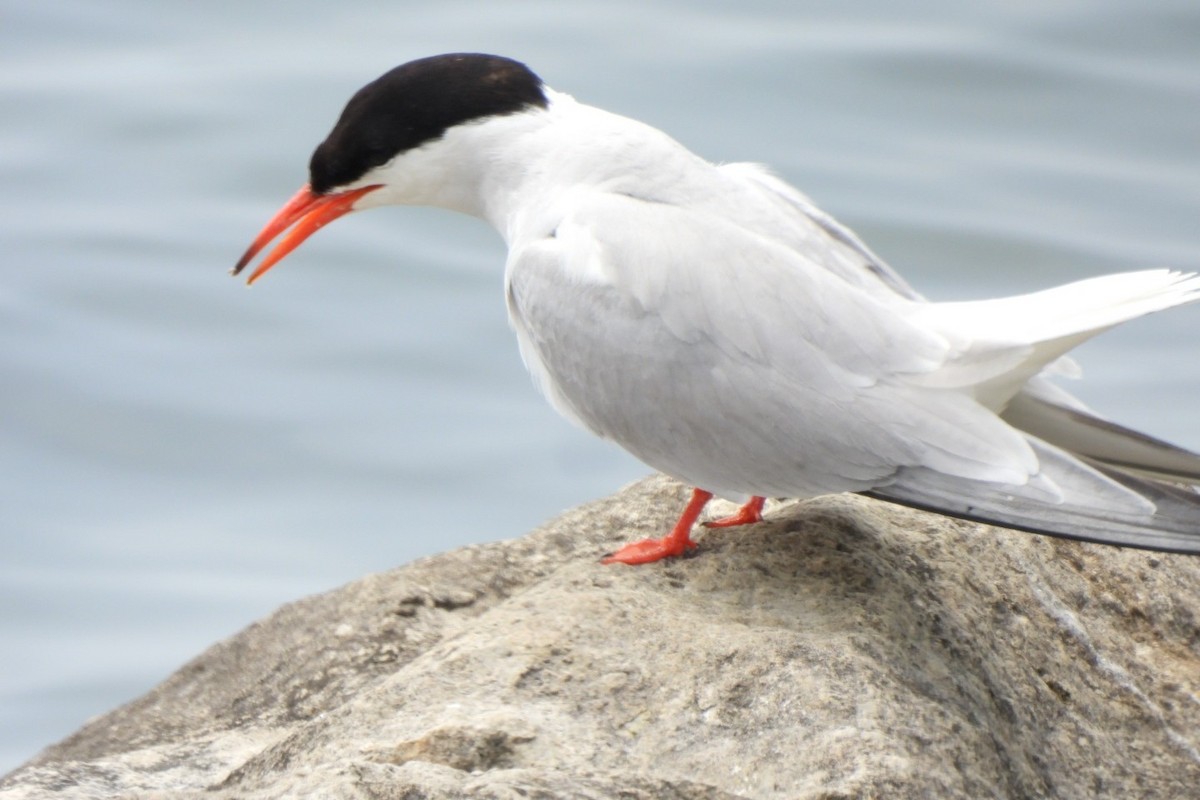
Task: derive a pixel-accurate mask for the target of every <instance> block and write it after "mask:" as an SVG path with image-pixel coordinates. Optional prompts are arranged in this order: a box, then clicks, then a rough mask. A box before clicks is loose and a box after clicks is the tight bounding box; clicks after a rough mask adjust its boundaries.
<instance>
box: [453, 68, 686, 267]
mask: <svg viewBox="0 0 1200 800" xmlns="http://www.w3.org/2000/svg"><path fill="white" fill-rule="evenodd" d="M549 94H550V100H551V102H550V106H549V108H548V109H546V110H545V111H539V112H536V113H531V114H528V115H514V117H513V118H512V119H510V120H505V119H500V120H493V121H490V122H489V123H488V124H487V125H486V126H481V128H480V131H478V133H479V134H480V136H481V137H482V138H484V139H485V141H483V142H480V141H479V140H478V139H477V140H476V141H475V142H474V143H473V145H472V148H471V152H472V153H473V154H474V157H475V158H476V159H478V160H477V161H476V163H475V164H474V168H473V174H474V175H476V176H478V178H477V182H476V183H475V185H474V186H473V187H472V191H471V192H470V195H471V199H472V200H473V201H474V203H473V205H472V204H471V203H468V205H472V207H470V208H465V207H464V208H459V209H458V210H462V211H466V212H467V213H471V214H474V215H476V216H479V217H481V218H483V219H485V220H487V221H488V222H490V223H491V224H492V225H493V226H494V227H495V228H496V230H497V231H499V232H500V234H501V236H503V237H504V239H505V241H506V242H507V243H508V244H509V245H510V246H512V245H513V244H514V243H515V242H517V241H520V240H523V239H529V238H540V237H543V236H546V235H548V234H549V233H550V232H551V231H553V230H554V228H555V227H556V226H557V225H558V223H559V221H561V219H562V216H563V214H564V213H565V211H566V210H567V209H570V208H572V207H573V203H572V199H573V197H572V196H575V197H578V196H580V194H581V193H584V192H588V191H597V190H599V191H610V192H624V193H629V194H638V195H639V196H640V195H644V194H647V193H651V194H652V193H653V192H654V191H655V190H656V189H655V184H657V183H660V182H663V181H664V180H665V181H666V184H667V185H670V183H671V173H672V172H674V170H672V169H671V168H670V166H671V165H672V164H676V163H679V162H683V161H688V162H691V161H699V159H698V158H697V157H696V156H693V155H692V154H691V153H690V152H688V151H687V150H685V149H684V148H683V147H682V146H681V145H679V144H677V143H676V142H675V141H674V140H672V139H670V138H669V137H668V136H666V135H665V134H663V133H662V132H660V131H657V130H655V129H653V128H650V127H648V126H646V125H643V124H641V123H639V122H635V121H634V120H631V119H627V118H625V117H621V116H618V115H616V114H611V113H609V112H606V111H602V110H600V109H597V108H593V107H591V106H587V105H583V104H581V103H576V102H575V101H574V100H573V99H572V98H570V97H568V96H566V95H562V94H558V93H556V92H552V91H551V92H549ZM483 128H487V129H489V130H487V131H484V130H483ZM481 144H482V145H483V146H480V145H481ZM680 171H681V172H682V171H684V170H682V169H681V170H680ZM664 175H665V176H666V178H665V179H664V178H663V176H664ZM652 176H657V177H652Z"/></svg>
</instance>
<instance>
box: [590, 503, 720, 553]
mask: <svg viewBox="0 0 1200 800" xmlns="http://www.w3.org/2000/svg"><path fill="white" fill-rule="evenodd" d="M711 499H712V492H706V491H704V490H703V489H693V490H692V499H691V500H689V501H688V504H687V508H685V509H683V515H682V516H680V517H679V521H678V522H676V523H675V527H674V528H672V529H671V532H670V533H668V534H667V535H666V536H664V537H663V538H661V539H643V540H642V541H640V542H631V543H630V544H627V545H625V546H624V547H622V548H621V549H620V550H618V551H617V552H615V553H613V554H612V555H611V556H608V557H607V558H604V559H601V563H603V564H617V563H620V564H649V563H650V562H651V561H658V560H660V559H663V558H667V557H668V556H681V555H683V554H684V553H686V552H687V551H688V550H691V549H692V548H693V547H695V546H696V543H695V542H693V541H692V537H691V536H690V534H691V532H692V526H693V525H695V524H696V520H697V519H699V518H700V512H701V511H703V510H704V506H705V505H706V504H707V503H708V501H709V500H711Z"/></svg>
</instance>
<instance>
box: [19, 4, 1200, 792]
mask: <svg viewBox="0 0 1200 800" xmlns="http://www.w3.org/2000/svg"><path fill="white" fill-rule="evenodd" d="M0 23H2V24H0V110H2V117H0V205H2V212H3V213H2V215H0V231H2V239H0V242H2V245H3V257H2V261H0V547H2V552H3V558H2V559H0V772H3V771H4V770H5V769H6V768H9V767H12V766H15V765H16V764H17V763H19V762H20V761H21V760H22V759H24V758H27V757H29V756H31V755H33V754H34V753H35V752H36V751H37V750H38V749H39V748H40V747H41V746H44V745H46V744H48V743H50V742H51V741H53V740H55V739H57V738H59V737H61V736H63V735H65V734H67V733H69V732H70V731H71V730H73V729H74V728H76V727H77V726H78V725H80V724H81V723H82V722H83V721H84V720H85V719H86V718H87V717H89V716H90V715H93V714H97V713H100V712H102V711H105V710H107V709H109V708H111V707H113V706H115V705H117V704H119V703H121V702H124V701H126V700H129V699H131V698H133V697H134V696H136V695H138V694H139V693H141V692H143V691H145V690H146V689H148V688H150V687H151V686H152V685H153V684H154V683H155V682H157V681H158V680H160V679H162V678H163V677H165V676H166V675H167V674H168V673H169V672H170V671H171V670H172V669H173V668H174V667H176V666H177V665H179V664H180V663H182V662H183V661H184V660H185V659H187V658H189V657H190V656H192V655H194V654H196V653H198V652H199V651H200V650H201V649H202V648H204V647H205V646H207V645H208V644H210V643H212V642H213V641H215V640H217V639H219V638H221V637H224V636H227V635H229V634H232V633H234V632H235V631H237V630H238V629H240V628H241V627H243V626H244V625H246V624H247V623H249V622H250V621H252V620H254V619H255V618H257V617H260V616H262V615H263V614H266V613H267V612H269V611H270V610H271V609H273V608H274V607H276V606H277V605H279V604H281V603H283V602H285V601H287V600H289V599H293V598H296V597H299V596H302V595H305V594H308V593H311V592H315V591H320V590H323V589H328V588H332V587H335V586H337V585H339V584H341V583H343V582H346V581H349V580H351V579H353V578H355V577H357V576H360V575H362V574H363V573H366V572H370V571H378V570H384V569H387V568H389V567H391V566H394V565H397V564H400V563H403V562H405V561H409V560H411V559H412V558H414V557H417V556H420V555H424V554H429V553H433V552H437V551H440V550H444V549H447V548H451V547H454V546H456V545H460V544H464V543H467V542H476V541H484V540H490V539H496V538H501V537H509V536H515V535H518V534H520V533H522V532H524V531H526V530H527V529H529V528H530V527H532V526H533V525H535V524H536V523H538V522H540V521H542V520H544V519H546V518H548V517H550V516H552V515H554V514H555V513H557V512H558V511H560V510H562V509H563V508H565V507H568V506H570V505H573V504H575V503H577V502H581V501H583V500H586V499H589V498H592V497H596V496H600V495H603V494H606V493H608V492H610V491H612V490H614V489H616V488H617V487H618V486H619V485H621V484H622V483H624V482H626V481H629V480H632V479H634V478H636V477H638V476H640V475H641V474H643V473H644V471H645V470H644V469H643V468H642V467H641V466H639V465H638V464H637V463H635V462H634V461H632V460H631V459H629V458H628V457H626V456H624V455H623V454H621V453H620V452H618V451H616V450H614V449H612V448H610V447H609V446H607V445H605V444H603V443H600V442H597V441H594V440H592V439H591V438H590V437H589V436H588V435H586V434H584V433H581V432H578V431H575V430H574V429H572V428H570V427H569V426H568V425H567V424H566V423H564V422H561V421H560V420H558V419H557V418H556V417H555V416H554V414H553V412H551V411H550V410H549V409H548V407H546V406H545V404H544V403H543V402H542V400H541V399H540V398H539V397H538V396H537V395H536V393H535V391H534V390H533V389H532V387H531V386H530V383H529V381H528V379H527V377H526V375H525V373H524V371H523V369H522V367H521V364H520V360H519V358H518V356H517V352H516V346H515V343H514V342H513V340H512V338H511V336H510V335H509V333H508V331H507V329H506V322H505V318H504V311H503V301H502V297H501V263H502V259H503V252H502V247H501V245H500V242H499V240H498V238H497V237H496V236H495V235H494V234H493V233H492V232H491V231H489V230H487V229H486V228H485V227H484V226H483V225H482V223H478V222H476V221H474V220H470V219H466V218H458V217H455V216H452V215H449V214H446V213H441V212H435V211H429V210H412V209H386V210H377V211H373V212H371V213H370V214H362V215H356V216H355V217H353V218H350V219H345V220H342V221H339V222H338V223H337V224H336V225H333V226H331V227H330V228H329V229H327V230H325V231H322V232H321V233H320V234H319V235H318V236H316V237H315V238H314V239H312V240H310V241H309V242H308V243H307V244H305V246H304V247H303V248H301V250H300V251H298V252H297V253H296V254H294V255H293V256H292V257H290V258H289V259H288V261H287V262H285V263H284V264H283V265H282V266H280V267H278V268H276V269H275V270H274V271H273V272H272V273H271V274H270V276H269V277H268V278H267V279H265V280H264V281H263V282H262V283H260V284H259V285H258V286H256V287H255V288H254V289H253V290H246V289H245V288H243V287H242V286H241V285H240V283H239V282H237V281H235V280H233V279H231V278H229V277H228V276H227V275H226V271H227V270H228V268H229V266H230V265H231V263H232V261H233V260H234V259H235V258H236V257H237V256H238V255H239V254H240V253H241V251H242V249H243V248H244V247H245V246H246V245H247V244H248V242H249V240H250V238H251V237H252V236H253V235H254V234H255V233H256V232H257V231H258V229H259V227H260V226H261V225H262V224H263V223H264V222H265V221H266V220H267V219H268V218H269V217H270V216H271V215H272V214H273V213H274V211H275V210H276V208H277V207H278V206H279V205H280V204H282V202H283V201H284V200H286V199H287V198H288V197H289V196H290V195H291V193H292V192H293V191H294V190H295V189H296V188H297V187H298V185H299V184H300V183H301V182H302V181H303V180H304V178H305V172H304V169H305V165H306V164H307V160H308V155H309V153H310V151H311V148H312V147H313V146H314V145H315V144H316V143H317V142H318V141H319V140H320V139H321V138H322V137H323V136H324V134H325V133H326V132H327V130H328V128H329V126H330V125H332V123H333V121H334V119H335V118H336V115H337V114H338V112H339V111H340V110H341V106H342V104H343V103H344V102H345V100H346V99H347V98H348V96H349V95H350V93H351V92H352V91H353V90H355V89H356V88H358V87H359V86H360V85H361V84H363V83H365V82H366V81H367V80H369V79H371V78H373V77H375V76H376V75H377V74H378V73H380V72H382V71H384V70H385V69H387V68H390V67H392V66H394V65H396V64H398V63H401V62H403V61H406V60H408V59H410V58H414V57H418V56H422V55H428V54H432V53H437V52H443V51H447V50H483V51H491V52H499V53H503V54H506V55H511V56H515V57H518V58H521V59H523V60H525V61H527V62H528V63H529V64H530V65H531V66H533V67H534V69H535V70H537V71H538V72H539V73H540V74H542V75H543V77H545V78H546V79H547V80H548V81H549V82H550V83H551V84H552V85H553V86H555V87H556V88H558V89H560V90H563V91H568V92H571V93H572V94H574V95H576V97H578V98H580V99H581V100H584V101H587V102H592V103H595V104H597V105H601V106H604V107H607V108H609V109H612V110H615V111H619V112H622V113H626V114H628V115H631V116H634V117H638V118H641V119H643V120H645V121H647V122H650V123H651V124H654V125H656V126H658V127H661V128H664V129H666V130H668V131H669V132H671V133H672V134H673V135H675V136H676V138H678V139H680V140H682V141H683V142H684V143H685V144H687V145H689V146H691V147H692V148H693V149H695V150H697V151H698V152H700V153H701V154H703V155H705V156H707V157H709V158H711V159H714V160H722V161H730V160H757V161H764V162H767V163H769V164H772V165H773V166H774V167H775V168H776V169H777V170H778V171H779V172H781V173H782V174H783V175H784V176H785V177H786V178H788V179H789V180H791V181H792V182H794V183H796V184H797V185H799V186H800V187H801V188H803V189H804V190H805V191H807V192H808V193H810V194H811V195H813V196H814V197H815V198H816V199H817V200H818V201H819V202H820V203H821V204H822V205H823V206H824V207H825V208H827V209H829V210H830V211H832V212H833V213H834V214H836V215H837V216H839V217H840V218H841V219H843V220H844V221H846V222H847V223H849V224H850V225H851V226H852V227H854V228H855V229H856V230H857V231H858V232H859V233H860V234H861V235H862V236H863V237H864V238H865V239H866V240H867V241H868V242H869V243H870V244H871V245H872V246H873V247H874V248H875V249H876V250H877V251H879V252H880V253H881V254H882V255H883V256H884V257H885V258H888V259H889V260H890V261H891V262H892V263H893V264H894V265H896V266H897V267H898V268H899V269H900V270H901V271H902V272H904V273H905V275H906V276H908V277H909V278H910V279H911V280H912V282H913V283H914V284H915V285H916V286H917V287H918V288H919V289H921V290H922V291H924V292H926V293H927V294H929V295H930V296H932V297H935V298H942V299H949V298H965V297H982V296H988V295H996V294H1001V293H1006V292H1018V291H1023V290H1027V289H1034V288H1041V287H1045V286H1049V285H1051V284H1055V283H1059V282H1063V281H1067V280H1071V279H1075V278H1080V277H1084V276H1088V275H1093V274H1097V273H1102V272H1110V271H1116V270H1122V269H1133V268H1141V267H1147V266H1160V265H1170V266H1175V267H1180V268H1189V269H1197V268H1200V4H1198V3H1196V2H1195V0H1179V1H1178V2H1171V1H1170V0H1149V1H1148V2H1141V3H1130V2H1127V1H1126V0H1091V1H1090V2H1054V3H1048V2H1036V3H1035V2H1016V3H999V2H997V3H991V4H962V3H958V2H952V1H951V0H941V1H939V2H917V3H903V4H898V3H889V2H883V0H875V2H862V3H841V2H824V3H817V2H807V3H806V2H784V1H782V0H781V1H780V2H740V3H736V4H733V3H729V4H724V3H715V2H707V3H658V4H646V3H641V2H638V3H633V2H587V3H575V4H564V3H554V2H536V1H534V0H531V1H530V2H495V3H486V4H485V3H467V2H440V3H408V2H397V1H396V0H388V2H370V3H367V2H359V3H328V2H321V3H318V2H312V0H300V1H298V2H289V3H282V2H273V3H242V2H236V3H235V2H209V3H203V4H201V3H194V4H184V3H158V2H148V1H145V2H136V1H134V0H111V1H110V2H106V3H96V2H91V1H90V0H43V1H42V2H38V3H30V2H15V0H0ZM1198 334H1200V309H1184V310H1180V311H1176V312H1173V313H1170V314H1164V315H1161V316H1160V317H1159V318H1156V319H1153V320H1146V321H1140V322H1137V323H1134V324H1132V325H1130V326H1128V327H1127V328H1125V329H1122V330H1120V331H1116V332H1113V333H1110V334H1108V335H1106V336H1104V337H1102V338H1101V339H1100V340H1098V341H1097V342H1095V343H1093V344H1089V345H1088V346H1086V347H1085V348H1084V349H1083V350H1082V351H1081V353H1080V355H1081V357H1082V360H1083V362H1084V366H1085V369H1086V371H1087V373H1088V378H1087V380H1086V382H1085V383H1083V384H1081V385H1080V386H1078V387H1077V388H1078V391H1079V392H1080V394H1082V395H1083V396H1084V397H1085V398H1087V399H1088V400H1089V402H1091V403H1092V404H1093V405H1095V406H1097V407H1098V408H1099V409H1101V410H1103V411H1105V412H1107V413H1109V414H1111V415H1112V416H1114V417H1117V418H1119V419H1122V420H1123V421H1126V422H1130V423H1133V424H1135V425H1136V426H1138V427H1141V428H1143V429H1146V430H1149V431H1151V432H1153V433H1155V434H1158V435H1161V436H1165V437H1168V438H1170V439H1173V440H1175V441H1178V442H1179V443H1181V444H1185V445H1189V446H1191V447H1200V420H1198V419H1197V418H1196V415H1195V402H1194V401H1195V398H1196V397H1197V394H1198V389H1200V363H1198V361H1197V358H1196V354H1197V345H1196V341H1197V336H1198ZM313 646H314V647H318V646H320V643H319V642H314V643H313Z"/></svg>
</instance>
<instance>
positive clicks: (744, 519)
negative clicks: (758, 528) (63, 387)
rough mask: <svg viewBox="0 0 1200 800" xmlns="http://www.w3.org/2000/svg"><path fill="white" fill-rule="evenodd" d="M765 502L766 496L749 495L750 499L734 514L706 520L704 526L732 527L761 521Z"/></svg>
mask: <svg viewBox="0 0 1200 800" xmlns="http://www.w3.org/2000/svg"><path fill="white" fill-rule="evenodd" d="M766 502H767V498H765V497H751V498H750V501H749V502H748V503H746V505H744V506H742V507H741V508H739V509H738V510H737V513H736V514H734V515H732V516H729V517H722V518H721V519H714V520H713V521H712V522H706V523H704V527H706V528H732V527H734V526H735V525H752V524H753V523H755V522H762V510H763V505H764V504H765V503H766Z"/></svg>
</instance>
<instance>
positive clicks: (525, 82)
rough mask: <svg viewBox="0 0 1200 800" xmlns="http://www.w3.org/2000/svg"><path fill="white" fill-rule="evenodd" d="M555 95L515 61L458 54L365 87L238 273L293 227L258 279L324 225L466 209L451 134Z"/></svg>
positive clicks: (407, 67)
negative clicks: (370, 215)
mask: <svg viewBox="0 0 1200 800" xmlns="http://www.w3.org/2000/svg"><path fill="white" fill-rule="evenodd" d="M548 103H549V100H548V99H547V90H546V88H545V86H544V85H543V84H542V81H541V79H540V78H538V76H537V75H535V74H534V73H533V72H532V71H531V70H530V69H529V68H528V67H526V66H525V65H524V64H521V63H520V62H517V61H513V60H512V59H508V58H503V57H501V56H492V55H483V54H478V53H451V54H447V55H440V56H432V57H430V58H422V59H418V60H416V61H410V62H408V63H407V64H403V65H401V66H399V67H396V68H395V69H393V70H391V71H390V72H387V73H385V74H384V75H382V76H381V77H379V78H378V79H376V80H374V81H372V82H371V83H369V84H367V85H366V86H364V87H363V88H362V89H359V90H358V92H357V93H355V95H354V97H352V98H351V99H350V102H349V103H347V104H346V108H345V110H343V111H342V115H341V117H340V118H339V119H338V121H337V124H336V125H334V127H333V130H332V131H331V132H330V134H329V136H327V137H326V138H325V141H323V142H321V144H320V145H318V146H317V149H316V150H315V151H314V152H313V155H312V159H311V160H310V161H309V168H308V169H309V180H308V183H307V184H306V185H304V186H303V187H301V189H300V191H299V192H297V193H296V194H295V196H293V197H292V199H291V200H289V201H288V202H287V203H286V204H285V205H284V206H283V208H281V209H280V210H279V211H278V213H276V214H275V216H274V217H273V218H272V219H271V220H270V222H268V223H267V225H266V227H264V228H263V229H262V231H261V232H260V233H259V235H258V237H257V238H256V239H255V240H254V242H253V243H252V244H251V245H250V247H249V248H248V249H247V250H246V252H245V254H244V255H243V256H242V258H241V259H240V260H239V261H238V263H237V265H236V266H235V267H234V269H233V274H234V275H237V274H239V273H240V272H241V271H242V270H243V269H244V268H245V267H246V265H247V264H249V263H250V261H251V260H253V258H254V257H255V256H256V255H258V253H259V252H260V251H262V250H263V249H264V248H265V247H266V246H267V245H268V244H270V243H271V242H272V241H273V240H274V239H275V238H276V237H277V236H279V235H280V234H282V233H283V232H284V231H288V229H289V228H290V229H291V230H290V231H288V233H287V234H286V235H285V236H284V237H283V239H281V240H280V241H279V243H278V244H277V245H276V246H275V248H274V249H273V250H272V251H271V252H270V253H269V254H268V255H267V256H266V258H264V259H263V260H262V261H261V262H260V263H259V265H258V266H257V267H256V268H255V270H254V271H253V272H252V273H251V274H250V277H249V279H248V283H254V281H256V280H257V279H258V278H259V277H261V276H262V275H263V273H265V272H266V271H267V270H269V269H270V268H271V267H272V266H274V265H275V264H277V263H278V262H279V261H281V260H282V259H283V258H284V257H285V256H286V255H287V254H288V253H290V252H291V251H292V250H294V249H296V247H298V246H299V245H300V243H301V242H303V241H304V240H305V239H307V238H308V237H309V236H311V235H312V234H313V233H315V232H316V231H317V230H318V229H320V228H321V227H323V226H324V225H327V224H328V223H330V222H332V221H333V220H335V219H337V218H338V217H341V216H343V215H345V214H348V213H350V212H351V211H361V210H363V209H366V208H372V207H374V206H380V205H396V204H407V205H440V206H445V207H449V208H456V207H460V208H461V207H465V206H466V205H467V203H466V201H465V200H463V199H460V198H457V197H455V194H456V193H462V192H464V191H465V189H464V187H462V186H458V185H456V183H455V181H454V180H452V179H450V176H451V175H453V174H454V173H455V168H454V167H455V163H454V162H456V161H458V160H460V159H459V154H458V153H456V152H455V151H454V149H453V148H452V147H449V146H447V145H446V139H447V134H448V132H451V131H460V130H463V129H465V128H467V127H469V126H471V125H474V124H478V123H482V122H485V121H490V120H494V119H497V118H504V117H511V116H513V115H517V114H520V113H522V112H526V111H532V110H538V109H544V108H546V107H547V105H548Z"/></svg>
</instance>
